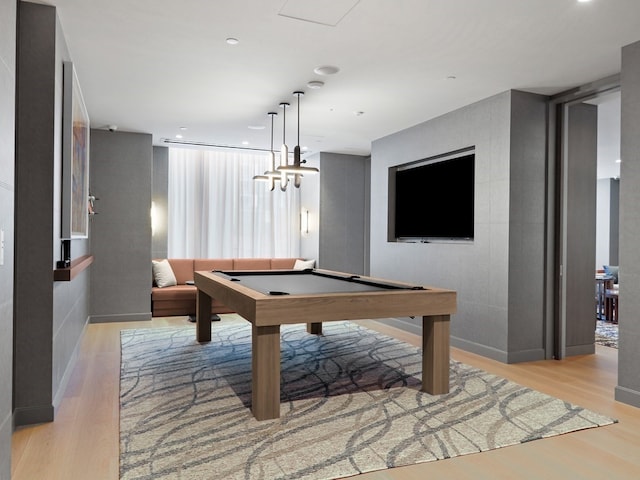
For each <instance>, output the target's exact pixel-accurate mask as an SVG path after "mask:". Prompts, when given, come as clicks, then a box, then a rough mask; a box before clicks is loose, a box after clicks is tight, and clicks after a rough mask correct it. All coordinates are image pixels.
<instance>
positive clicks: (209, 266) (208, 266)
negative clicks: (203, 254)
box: [193, 258, 233, 272]
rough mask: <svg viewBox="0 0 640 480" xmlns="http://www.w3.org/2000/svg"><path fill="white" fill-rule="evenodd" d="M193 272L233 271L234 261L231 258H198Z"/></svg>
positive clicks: (194, 263)
mask: <svg viewBox="0 0 640 480" xmlns="http://www.w3.org/2000/svg"><path fill="white" fill-rule="evenodd" d="M193 270H194V271H196V272H198V271H208V272H210V271H212V270H233V260H232V259H231V258H213V259H211V258H196V259H195V260H194V261H193Z"/></svg>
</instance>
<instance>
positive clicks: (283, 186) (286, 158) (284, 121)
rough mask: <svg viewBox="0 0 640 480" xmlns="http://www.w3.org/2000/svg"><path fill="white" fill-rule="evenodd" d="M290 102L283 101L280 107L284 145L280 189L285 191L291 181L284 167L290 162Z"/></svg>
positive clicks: (282, 148)
mask: <svg viewBox="0 0 640 480" xmlns="http://www.w3.org/2000/svg"><path fill="white" fill-rule="evenodd" d="M288 106H289V104H288V103H287V102H282V103H281V104H280V107H281V108H282V147H280V166H279V167H278V171H279V172H280V190H282V191H283V192H284V191H285V190H286V189H287V183H288V182H289V177H287V172H285V171H283V170H282V168H283V167H286V166H287V165H288V164H289V147H287V142H286V139H285V138H286V132H287V107H288Z"/></svg>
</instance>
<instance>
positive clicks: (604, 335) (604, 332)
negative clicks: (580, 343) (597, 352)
mask: <svg viewBox="0 0 640 480" xmlns="http://www.w3.org/2000/svg"><path fill="white" fill-rule="evenodd" d="M596 343H597V344H599V345H604V346H605V347H613V348H618V324H617V323H611V322H605V321H603V320H596Z"/></svg>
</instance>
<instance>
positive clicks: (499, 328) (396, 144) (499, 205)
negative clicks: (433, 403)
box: [370, 91, 547, 363]
mask: <svg viewBox="0 0 640 480" xmlns="http://www.w3.org/2000/svg"><path fill="white" fill-rule="evenodd" d="M546 121H547V97H544V96H539V95H533V94H528V93H524V92H519V91H508V92H504V93H501V94H499V95H495V96H493V97H491V98H488V99H486V100H483V101H480V102H477V103H474V104H472V105H469V106H466V107H464V108H461V109H459V110H456V111H453V112H450V113H448V114H446V115H443V116H441V117H438V118H435V119H432V120H429V121H427V122H424V123H421V124H418V125H416V126H414V127H411V128H408V129H406V130H403V131H401V132H398V133H395V134H392V135H389V136H387V137H384V138H381V139H378V140H376V141H374V142H373V145H372V156H371V196H370V198H371V216H370V218H371V237H370V238H371V240H370V258H371V275H373V276H378V277H382V278H389V279H396V280H400V281H407V282H412V283H418V284H423V285H434V286H438V287H444V288H450V289H454V290H456V291H457V293H458V295H457V304H458V311H457V313H456V314H455V315H454V316H453V318H452V322H451V343H452V345H454V346H457V347H460V348H464V349H465V350H468V351H472V352H475V353H479V354H481V355H484V356H487V357H490V358H494V359H496V360H500V361H502V362H508V363H511V362H519V361H528V360H537V359H543V358H545V344H544V326H545V318H544V317H545V315H544V308H543V305H544V293H543V292H544V260H545V218H544V211H545V198H546V188H545V184H546V183H545V182H546V177H545V175H546V153H545V152H546V133H545V132H546ZM467 147H474V148H475V154H476V184H475V238H474V240H473V242H472V243H455V242H449V243H447V242H443V243H428V244H422V243H398V242H389V241H387V208H388V193H387V185H388V178H387V177H388V169H389V167H391V166H394V165H398V164H402V163H407V162H411V161H416V160H420V159H423V158H428V157H433V156H436V155H441V154H445V153H447V152H453V151H456V150H460V149H463V148H467ZM453 201H455V199H452V198H445V199H442V202H441V203H440V204H438V205H424V206H416V215H419V214H420V210H421V209H422V208H444V209H446V208H447V204H448V202H453ZM392 323H393V324H394V325H396V326H398V327H400V328H404V329H405V330H408V331H414V332H419V331H420V320H419V319H409V318H399V319H395V320H392Z"/></svg>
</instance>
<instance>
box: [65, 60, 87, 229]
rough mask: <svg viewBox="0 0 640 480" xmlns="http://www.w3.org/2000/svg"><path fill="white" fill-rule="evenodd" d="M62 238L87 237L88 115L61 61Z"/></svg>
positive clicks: (69, 67)
mask: <svg viewBox="0 0 640 480" xmlns="http://www.w3.org/2000/svg"><path fill="white" fill-rule="evenodd" d="M62 83H63V93H62V231H61V237H62V238H68V239H71V238H87V237H88V236H89V115H88V113H87V108H86V106H85V103H84V99H83V98H82V91H81V90H80V84H79V83H78V78H77V76H76V72H75V69H74V68H73V63H72V62H63V82H62Z"/></svg>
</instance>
